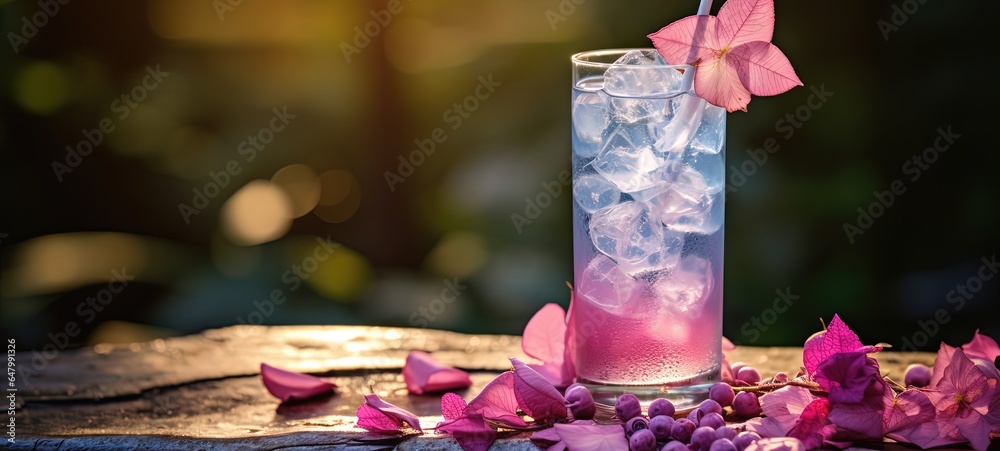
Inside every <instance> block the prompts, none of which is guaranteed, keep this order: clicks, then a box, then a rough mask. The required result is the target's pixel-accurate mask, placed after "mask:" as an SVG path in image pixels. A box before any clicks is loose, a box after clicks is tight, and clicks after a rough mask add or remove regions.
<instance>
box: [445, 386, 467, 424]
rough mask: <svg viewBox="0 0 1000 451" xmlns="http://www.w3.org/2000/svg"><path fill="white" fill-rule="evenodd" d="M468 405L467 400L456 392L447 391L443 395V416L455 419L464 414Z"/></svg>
mask: <svg viewBox="0 0 1000 451" xmlns="http://www.w3.org/2000/svg"><path fill="white" fill-rule="evenodd" d="M467 406H468V404H466V403H465V400H464V399H462V397H461V396H458V395H456V394H454V393H445V394H444V395H443V396H441V416H443V417H444V419H445V420H455V419H458V418H460V417H462V416H464V415H465V408H466V407H467Z"/></svg>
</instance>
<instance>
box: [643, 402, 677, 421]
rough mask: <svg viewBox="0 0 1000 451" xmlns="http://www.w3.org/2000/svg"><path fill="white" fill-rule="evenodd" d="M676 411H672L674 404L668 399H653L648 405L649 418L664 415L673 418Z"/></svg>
mask: <svg viewBox="0 0 1000 451" xmlns="http://www.w3.org/2000/svg"><path fill="white" fill-rule="evenodd" d="M674 413H676V410H674V403H672V402H670V400H669V399H664V398H659V399H654V400H653V402H651V403H649V418H654V417H658V416H660V415H666V416H668V417H672V416H674Z"/></svg>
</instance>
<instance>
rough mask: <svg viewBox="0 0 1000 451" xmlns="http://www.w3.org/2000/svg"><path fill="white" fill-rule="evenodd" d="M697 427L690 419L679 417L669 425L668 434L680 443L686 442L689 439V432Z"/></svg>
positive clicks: (692, 431)
mask: <svg viewBox="0 0 1000 451" xmlns="http://www.w3.org/2000/svg"><path fill="white" fill-rule="evenodd" d="M697 428H698V426H695V424H694V423H693V422H692V421H691V420H689V419H687V418H681V419H679V420H677V421H674V425H673V426H671V427H670V436H671V437H673V438H674V440H677V441H679V442H681V443H688V442H690V441H691V434H692V433H694V430H695V429H697Z"/></svg>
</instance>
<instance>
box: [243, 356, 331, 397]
mask: <svg viewBox="0 0 1000 451" xmlns="http://www.w3.org/2000/svg"><path fill="white" fill-rule="evenodd" d="M260 378H261V380H263V381H264V387H265V388H267V391H268V392H269V393H271V395H273V396H274V397H275V398H278V399H280V400H281V402H287V401H292V400H303V399H309V398H312V397H315V396H319V395H322V394H326V393H331V392H333V391H334V390H335V389H336V388H337V386H336V385H334V384H333V383H331V382H329V381H326V380H324V379H320V378H318V377H316V376H310V375H308V374H302V373H296V372H293V371H288V370H283V369H281V368H276V367H273V366H271V365H268V364H266V363H261V364H260Z"/></svg>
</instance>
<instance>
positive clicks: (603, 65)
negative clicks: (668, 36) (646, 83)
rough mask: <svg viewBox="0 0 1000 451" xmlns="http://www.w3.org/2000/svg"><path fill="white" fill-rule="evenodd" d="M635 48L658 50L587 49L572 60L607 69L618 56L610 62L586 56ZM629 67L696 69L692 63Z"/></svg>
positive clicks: (576, 54)
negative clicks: (594, 59) (590, 58)
mask: <svg viewBox="0 0 1000 451" xmlns="http://www.w3.org/2000/svg"><path fill="white" fill-rule="evenodd" d="M633 50H639V51H653V52H656V49H654V48H652V47H646V48H618V49H603V50H588V51H585V52H579V53H574V54H573V55H572V56H570V61H571V62H572V63H573V65H575V66H578V67H588V68H593V69H599V70H600V69H603V70H607V69H608V68H610V67H611V66H612V65H613V64H614V62H615V60H617V59H618V58H613V59H611V60H610V61H609V62H606V63H605V62H599V61H591V60H588V59H585V58H586V57H592V56H607V55H619V56H621V55H624V54H626V53H628V52H631V51H633ZM629 67H630V68H641V69H659V70H662V69H666V68H669V69H694V66H692V65H690V64H644V65H641V66H640V65H636V66H629Z"/></svg>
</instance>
